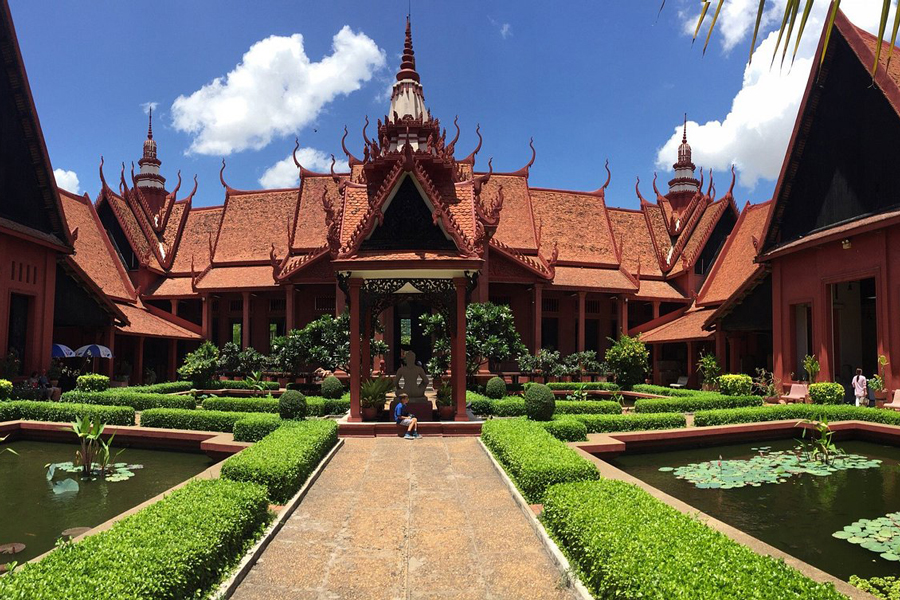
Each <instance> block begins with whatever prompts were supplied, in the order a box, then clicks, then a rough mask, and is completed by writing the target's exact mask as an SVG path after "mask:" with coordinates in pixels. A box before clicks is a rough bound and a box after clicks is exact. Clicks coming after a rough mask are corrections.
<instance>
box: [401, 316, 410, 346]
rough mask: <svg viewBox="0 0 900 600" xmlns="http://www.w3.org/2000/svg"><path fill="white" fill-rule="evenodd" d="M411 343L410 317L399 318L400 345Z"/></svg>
mask: <svg viewBox="0 0 900 600" xmlns="http://www.w3.org/2000/svg"><path fill="white" fill-rule="evenodd" d="M410 344H412V319H409V318H406V319H400V345H401V346H409V345H410Z"/></svg>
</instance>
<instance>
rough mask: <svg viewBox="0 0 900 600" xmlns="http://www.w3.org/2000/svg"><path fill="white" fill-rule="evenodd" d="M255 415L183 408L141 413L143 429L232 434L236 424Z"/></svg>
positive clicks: (152, 410) (156, 409)
mask: <svg viewBox="0 0 900 600" xmlns="http://www.w3.org/2000/svg"><path fill="white" fill-rule="evenodd" d="M253 414H254V413H247V412H225V411H221V410H185V409H183V408H151V409H149V410H145V411H144V412H142V413H141V426H142V427H159V428H162V429H190V430H192V431H224V432H226V433H230V432H231V431H232V430H233V429H234V424H235V423H236V422H238V421H240V420H241V419H245V418H247V417H249V416H251V415H253Z"/></svg>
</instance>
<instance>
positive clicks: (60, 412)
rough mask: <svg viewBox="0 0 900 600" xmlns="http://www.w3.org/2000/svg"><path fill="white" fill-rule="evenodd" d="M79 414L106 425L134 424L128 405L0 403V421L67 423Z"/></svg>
mask: <svg viewBox="0 0 900 600" xmlns="http://www.w3.org/2000/svg"><path fill="white" fill-rule="evenodd" d="M80 416H86V417H89V418H90V419H91V420H93V421H100V422H101V423H105V424H107V425H134V409H133V408H131V407H130V406H102V405H97V404H74V403H69V402H38V401H35V400H10V401H9V402H3V403H2V404H0V421H16V420H18V419H22V420H23V421H49V422H51V423H52V422H59V423H69V422H71V421H74V420H75V419H76V418H78V417H80Z"/></svg>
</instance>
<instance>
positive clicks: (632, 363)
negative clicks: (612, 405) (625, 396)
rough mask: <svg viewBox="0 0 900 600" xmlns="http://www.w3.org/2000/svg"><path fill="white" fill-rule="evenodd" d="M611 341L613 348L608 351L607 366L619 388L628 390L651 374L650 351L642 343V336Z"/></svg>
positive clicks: (627, 336) (623, 337)
mask: <svg viewBox="0 0 900 600" xmlns="http://www.w3.org/2000/svg"><path fill="white" fill-rule="evenodd" d="M609 341H611V342H612V346H610V347H609V349H607V351H606V364H607V365H608V366H609V369H610V371H612V373H613V375H614V377H615V379H616V383H618V384H619V387H621V388H622V389H625V390H627V389H631V386H633V385H635V384H636V383H641V382H642V381H644V379H645V378H646V377H647V374H648V373H649V372H650V351H649V350H647V346H645V345H644V342H642V341H641V336H640V334H638V335H636V336H634V337H631V336H629V335H623V336H622V337H621V338H619V339H618V340H614V339H612V338H609Z"/></svg>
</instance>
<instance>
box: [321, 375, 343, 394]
mask: <svg viewBox="0 0 900 600" xmlns="http://www.w3.org/2000/svg"><path fill="white" fill-rule="evenodd" d="M343 395H344V384H342V383H341V380H340V379H338V378H337V377H335V376H334V375H329V376H328V377H326V378H325V380H324V381H323V382H322V397H323V398H329V399H334V398H340V397H341V396H343Z"/></svg>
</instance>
